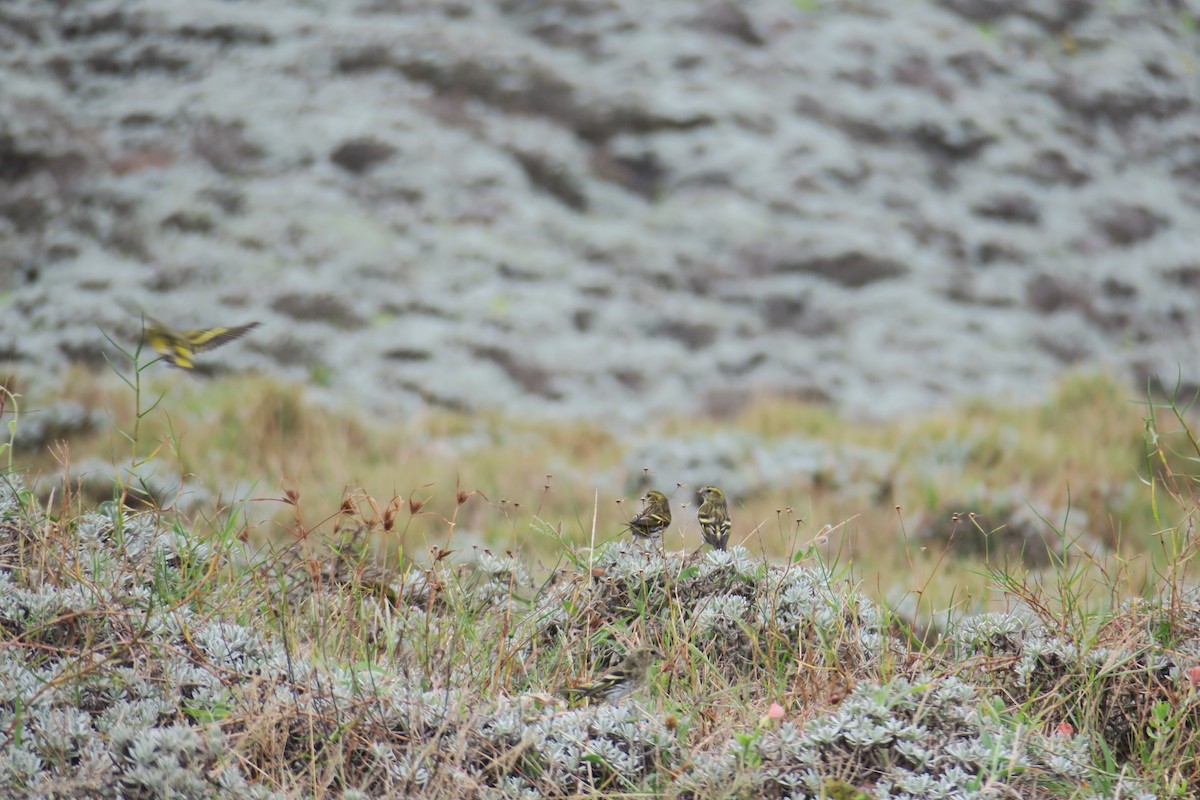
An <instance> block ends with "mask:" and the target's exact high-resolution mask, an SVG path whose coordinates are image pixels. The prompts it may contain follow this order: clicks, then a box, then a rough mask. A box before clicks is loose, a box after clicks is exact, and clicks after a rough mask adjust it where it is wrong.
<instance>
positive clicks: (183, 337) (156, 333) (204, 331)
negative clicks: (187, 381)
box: [143, 318, 259, 369]
mask: <svg viewBox="0 0 1200 800" xmlns="http://www.w3.org/2000/svg"><path fill="white" fill-rule="evenodd" d="M258 324H259V323H257V322H251V323H248V324H246V325H236V326H234V327H232V328H201V329H198V330H187V331H176V330H173V329H172V328H170V327H168V326H167V325H166V324H164V323H162V322H160V321H159V320H156V319H154V318H150V319H149V321H148V322H146V325H145V329H144V333H143V336H144V340H145V342H146V344H147V345H149V346H150V347H152V348H153V349H154V350H156V351H157V352H158V353H160V354H161V355H162V357H163V358H165V359H166V360H167V361H170V362H171V364H172V366H176V367H180V368H181V369H191V368H192V367H194V366H196V362H195V358H196V354H197V353H203V352H205V351H206V350H212V349H213V348H214V347H220V346H221V345H223V344H226V343H228V342H232V341H233V340H234V339H237V338H238V337H240V336H245V335H246V334H247V333H249V332H250V331H252V330H254V329H255V328H257V327H258Z"/></svg>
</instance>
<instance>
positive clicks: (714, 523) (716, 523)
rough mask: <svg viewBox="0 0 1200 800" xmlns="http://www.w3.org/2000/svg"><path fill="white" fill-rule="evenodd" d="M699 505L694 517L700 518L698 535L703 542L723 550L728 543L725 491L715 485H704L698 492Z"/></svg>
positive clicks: (727, 515) (727, 511)
mask: <svg viewBox="0 0 1200 800" xmlns="http://www.w3.org/2000/svg"><path fill="white" fill-rule="evenodd" d="M699 495H700V501H701V502H700V505H699V507H697V509H696V517H697V519H699V520H700V535H701V536H703V537H704V542H705V544H710V545H712V546H713V548H714V549H716V550H724V549H725V548H726V546H727V545H728V544H729V507H728V506H727V505H726V504H725V493H724V492H722V491H721V490H720V489H718V488H717V487H715V486H705V487H704V488H703V489H701V490H700V492H699Z"/></svg>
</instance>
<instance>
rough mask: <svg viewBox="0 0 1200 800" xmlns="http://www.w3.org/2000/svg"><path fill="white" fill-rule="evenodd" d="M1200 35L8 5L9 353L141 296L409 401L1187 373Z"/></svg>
mask: <svg viewBox="0 0 1200 800" xmlns="http://www.w3.org/2000/svg"><path fill="white" fill-rule="evenodd" d="M1195 17H1196V10H1195V9H1194V8H1191V9H1188V8H1187V5H1186V4H1180V3H1167V2H1146V3H1132V4H1129V3H1126V4H1117V5H1105V4H1101V5H1096V4H1089V3H1083V2H1077V1H1076V0H1062V1H1061V2H1054V3H1044V2H1033V1H1032V0H1028V1H1026V2H995V1H994V0H944V1H943V2H933V0H926V1H925V2H911V3H904V4H896V3H893V2H887V1H886V0H864V2H857V3H853V4H832V5H830V4H812V3H809V4H803V3H802V4H797V3H793V2H790V1H789V0H754V2H740V3H732V2H703V3H658V4H646V3H643V2H638V0H614V1H613V2H603V3H590V2H588V3H583V2H576V3H572V4H571V6H570V10H569V11H566V10H564V9H563V8H562V7H559V6H557V5H555V4H552V3H540V2H535V3H530V2H520V3H513V2H501V0H487V1H486V2H483V1H481V2H474V3H463V2H454V1H451V0H445V1H439V2H422V3H379V2H373V1H372V0H359V1H358V2H344V3H336V4H325V5H321V4H317V5H314V4H303V3H300V4H297V3H288V2H284V0H263V1H262V2H255V3H240V4H232V5H231V4H229V3H225V2H220V0H197V2H191V3H177V4H167V5H164V4H162V3H158V2H154V0H129V2H120V3H87V4H77V5H75V6H72V7H71V8H69V9H67V8H63V7H62V4H61V3H57V2H53V0H21V2H9V3H6V4H5V5H4V8H3V10H0V44H2V45H3V47H0V85H3V86H4V92H3V93H2V96H0V239H2V240H3V241H4V243H5V244H4V247H3V248H2V249H0V292H2V293H3V294H4V296H5V298H6V305H5V308H6V313H5V314H3V315H0V359H2V360H3V361H4V362H6V363H10V364H13V365H16V366H18V367H24V368H25V369H26V370H29V371H36V372H38V373H45V372H46V371H48V370H49V369H51V368H53V367H55V366H62V365H64V364H65V363H67V362H81V363H86V364H90V365H93V366H95V367H98V368H104V367H105V360H104V359H105V356H106V355H107V356H109V357H112V356H113V355H115V353H114V351H113V350H112V348H111V346H110V345H108V343H107V342H105V341H104V340H103V338H102V337H101V336H100V334H99V332H98V331H97V326H99V327H101V328H103V329H104V330H106V331H108V332H110V333H111V334H113V335H114V337H115V338H117V339H118V340H125V341H129V342H133V341H135V340H136V336H137V324H136V323H137V320H136V318H135V316H136V315H135V314H133V313H132V312H131V311H130V310H129V309H130V308H131V307H135V308H136V307H142V308H145V309H147V310H149V311H151V312H152V313H154V314H156V315H158V316H161V317H163V318H164V319H167V320H168V321H170V322H172V323H174V324H176V325H178V326H179V327H199V326H208V325H215V324H229V323H230V322H238V321H241V320H244V319H247V318H254V319H259V320H261V321H262V322H263V326H262V328H261V329H259V330H258V331H256V332H255V335H254V336H253V337H248V338H247V339H246V340H245V341H244V342H242V343H239V345H238V346H237V347H230V348H225V349H222V350H221V351H219V352H215V353H212V354H210V356H209V358H208V359H206V364H205V366H209V367H212V368H214V369H216V368H220V367H225V368H234V369H250V368H253V369H258V370H263V371H266V372H270V373H273V374H277V375H281V376H286V377H289V378H294V379H298V380H302V381H307V380H310V379H311V377H312V376H313V375H314V374H320V375H323V376H324V377H323V378H322V379H321V380H320V381H319V383H321V384H323V386H324V388H323V389H319V391H323V392H325V393H332V392H334V391H336V392H337V394H338V397H337V399H338V400H339V401H344V399H345V398H346V397H355V398H357V401H358V402H361V403H364V404H368V405H372V406H374V407H376V408H377V410H380V411H385V412H388V413H397V412H401V413H402V412H404V411H406V410H411V409H413V408H414V407H418V406H421V405H425V404H432V405H440V406H445V407H449V408H455V409H472V408H478V407H483V406H491V407H502V408H504V409H506V410H509V411H514V412H519V413H521V412H524V413H536V414H547V413H550V414H557V415H566V416H576V417H578V416H590V417H595V418H606V419H612V418H614V417H624V418H628V419H638V418H643V417H645V416H646V415H647V414H652V413H655V412H661V411H664V410H670V411H672V412H678V411H680V410H688V409H690V410H704V411H710V412H713V413H729V412H730V411H733V410H736V409H737V408H738V407H740V405H741V404H743V403H745V402H746V401H748V400H749V399H751V398H754V397H757V396H760V395H762V394H763V393H787V394H789V395H794V396H802V397H807V398H810V399H814V400H819V401H826V402H833V403H836V404H837V405H839V406H840V407H842V408H844V409H847V410H849V411H852V412H869V413H875V414H886V413H888V412H892V411H895V410H897V409H912V408H923V407H927V406H928V405H930V404H931V403H940V402H944V401H946V400H947V399H948V398H952V397H954V396H958V395H961V394H962V393H969V394H971V395H981V394H982V395H989V394H1000V393H1012V394H1018V395H1023V396H1029V395H1034V394H1037V393H1038V392H1039V391H1040V390H1041V389H1042V388H1043V387H1044V386H1045V385H1047V384H1048V383H1050V382H1053V381H1054V380H1056V379H1057V377H1058V376H1059V374H1060V372H1061V368H1062V366H1063V364H1070V365H1072V366H1089V365H1110V364H1111V365H1114V366H1116V367H1117V368H1120V369H1124V370H1126V371H1127V373H1129V374H1133V375H1135V376H1136V377H1137V379H1138V380H1139V381H1140V385H1142V386H1144V385H1145V382H1146V379H1148V378H1150V379H1152V378H1153V377H1154V376H1155V375H1156V374H1157V373H1160V372H1161V373H1163V374H1165V375H1168V376H1170V377H1172V378H1173V377H1174V376H1175V373H1176V367H1177V365H1180V364H1182V365H1183V366H1182V369H1183V376H1182V377H1183V379H1184V380H1185V381H1186V382H1189V383H1197V382H1200V374H1195V373H1194V371H1193V370H1194V367H1193V366H1191V365H1192V364H1193V363H1194V359H1192V358H1190V357H1189V355H1190V354H1189V353H1188V352H1187V348H1186V347H1185V346H1184V345H1183V344H1181V343H1183V342H1186V341H1187V337H1185V336H1181V335H1180V331H1183V330H1187V329H1189V328H1194V327H1195V326H1196V325H1197V324H1200V311H1197V304H1196V303H1195V302H1192V301H1191V299H1189V295H1188V293H1187V292H1180V291H1178V278H1177V277H1176V276H1178V275H1180V274H1185V273H1186V272H1187V271H1188V270H1189V269H1192V268H1193V267H1194V266H1195V249H1196V248H1195V242H1194V235H1193V233H1192V232H1193V231H1194V230H1195V229H1196V227H1197V224H1198V221H1200V188H1198V181H1200V151H1198V149H1197V144H1196V136H1195V131H1196V129H1197V126H1198V124H1200V102H1198V97H1197V92H1196V80H1195V65H1194V50H1195V47H1194V45H1195V41H1194V39H1195V36H1194V26H1195V23H1194V19H1195ZM1111 287H1131V289H1121V290H1118V291H1115V292H1113V291H1110V290H1109V289H1110V288H1111ZM1046 326H1050V327H1046ZM1047 331H1049V333H1047ZM1181 348H1182V349H1181ZM315 382H317V381H315ZM1168 382H1169V381H1168Z"/></svg>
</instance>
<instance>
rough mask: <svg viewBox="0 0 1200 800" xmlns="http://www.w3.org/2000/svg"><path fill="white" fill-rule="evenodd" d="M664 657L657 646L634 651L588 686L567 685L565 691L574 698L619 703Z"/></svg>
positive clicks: (586, 684)
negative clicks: (652, 664) (651, 665)
mask: <svg viewBox="0 0 1200 800" xmlns="http://www.w3.org/2000/svg"><path fill="white" fill-rule="evenodd" d="M662 657H663V654H662V651H661V650H659V649H658V648H657V647H653V646H645V647H639V648H638V649H636V650H634V651H633V652H631V653H630V654H629V655H627V656H625V658H624V659H622V660H621V663H619V664H617V665H616V666H615V667H613V668H612V669H610V670H608V671H607V672H605V673H604V674H602V675H601V676H600V677H598V678H596V679H595V680H593V681H591V682H589V683H583V684H580V685H578V686H567V687H565V688H564V689H563V690H562V691H563V694H564V695H566V696H567V697H568V698H571V699H587V700H598V699H600V698H603V699H604V700H605V701H607V702H609V703H619V702H621V701H622V700H624V699H625V698H626V697H628V696H629V695H631V694H633V693H634V692H635V691H637V690H638V689H639V688H641V686H642V684H644V683H645V682H646V673H647V672H648V671H649V669H650V664H651V663H653V662H655V661H657V660H659V659H661V658H662Z"/></svg>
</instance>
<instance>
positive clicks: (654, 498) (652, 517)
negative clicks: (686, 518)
mask: <svg viewBox="0 0 1200 800" xmlns="http://www.w3.org/2000/svg"><path fill="white" fill-rule="evenodd" d="M642 503H643V505H642V511H641V513H640V514H638V515H637V516H636V517H634V518H633V519H631V520H629V530H630V531H631V532H632V533H633V538H634V539H635V540H638V541H649V542H655V543H657V542H658V541H659V540H660V539H662V533H663V531H665V530H666V529H667V528H669V527H670V526H671V501H670V500H668V499H667V496H666V495H665V494H663V493H662V492H659V491H656V490H654V489H651V490H650V491H648V492H646V496H645V497H643V498H642Z"/></svg>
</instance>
